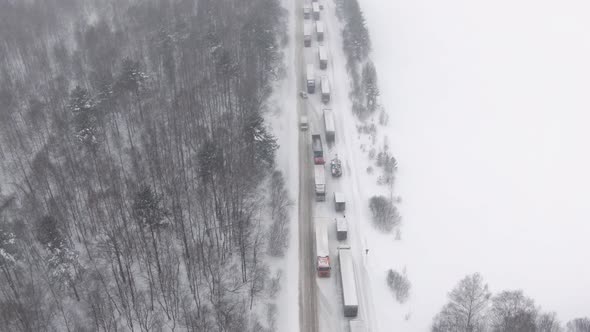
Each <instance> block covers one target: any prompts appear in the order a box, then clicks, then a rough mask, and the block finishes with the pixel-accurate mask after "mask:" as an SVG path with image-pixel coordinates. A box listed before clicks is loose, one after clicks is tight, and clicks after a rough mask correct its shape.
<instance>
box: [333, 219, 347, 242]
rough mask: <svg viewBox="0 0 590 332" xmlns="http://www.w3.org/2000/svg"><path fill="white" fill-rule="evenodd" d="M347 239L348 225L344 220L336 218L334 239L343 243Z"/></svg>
mask: <svg viewBox="0 0 590 332" xmlns="http://www.w3.org/2000/svg"><path fill="white" fill-rule="evenodd" d="M347 237H348V223H347V222H346V219H345V218H336V239H337V240H338V241H344V240H346V238H347Z"/></svg>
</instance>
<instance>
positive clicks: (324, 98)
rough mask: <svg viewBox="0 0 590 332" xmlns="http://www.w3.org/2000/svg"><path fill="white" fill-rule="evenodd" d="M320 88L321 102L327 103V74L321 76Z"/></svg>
mask: <svg viewBox="0 0 590 332" xmlns="http://www.w3.org/2000/svg"><path fill="white" fill-rule="evenodd" d="M320 88H321V89H322V102H323V103H324V104H327V103H328V102H329V101H330V82H329V81H328V76H322V78H321V80H320Z"/></svg>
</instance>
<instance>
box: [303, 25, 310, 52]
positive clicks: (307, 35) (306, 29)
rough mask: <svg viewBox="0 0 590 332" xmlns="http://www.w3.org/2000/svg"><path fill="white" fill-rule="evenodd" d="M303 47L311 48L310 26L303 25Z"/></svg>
mask: <svg viewBox="0 0 590 332" xmlns="http://www.w3.org/2000/svg"><path fill="white" fill-rule="evenodd" d="M303 46H305V47H310V46H311V24H310V23H307V22H306V23H303Z"/></svg>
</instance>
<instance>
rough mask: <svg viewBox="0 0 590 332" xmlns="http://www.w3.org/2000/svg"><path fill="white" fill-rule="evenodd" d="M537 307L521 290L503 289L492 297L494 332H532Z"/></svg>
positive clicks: (534, 326)
mask: <svg viewBox="0 0 590 332" xmlns="http://www.w3.org/2000/svg"><path fill="white" fill-rule="evenodd" d="M537 316H538V309H537V308H536V307H535V302H534V301H533V300H532V299H531V298H528V297H526V296H525V295H524V294H523V292H522V291H521V290H517V291H503V292H501V293H499V294H497V295H495V296H494V297H493V299H492V309H491V321H492V322H491V324H492V330H493V331H494V332H517V331H518V332H527V331H528V332H534V331H535V330H536V324H535V322H536V320H537Z"/></svg>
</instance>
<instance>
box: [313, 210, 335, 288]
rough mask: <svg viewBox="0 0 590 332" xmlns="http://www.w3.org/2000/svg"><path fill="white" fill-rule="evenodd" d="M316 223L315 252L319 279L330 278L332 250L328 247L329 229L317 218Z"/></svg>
mask: <svg viewBox="0 0 590 332" xmlns="http://www.w3.org/2000/svg"><path fill="white" fill-rule="evenodd" d="M314 223H315V243H316V245H315V250H316V255H317V265H316V268H317V271H318V276H319V277H329V276H330V270H331V268H330V248H329V246H328V228H327V225H326V224H325V223H323V222H322V221H321V219H318V218H316V219H315V220H314Z"/></svg>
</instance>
